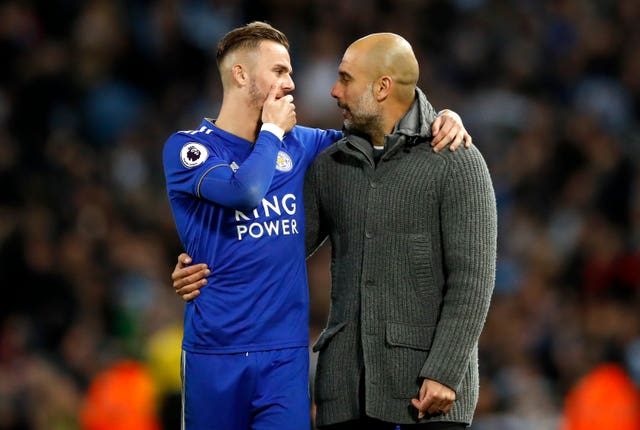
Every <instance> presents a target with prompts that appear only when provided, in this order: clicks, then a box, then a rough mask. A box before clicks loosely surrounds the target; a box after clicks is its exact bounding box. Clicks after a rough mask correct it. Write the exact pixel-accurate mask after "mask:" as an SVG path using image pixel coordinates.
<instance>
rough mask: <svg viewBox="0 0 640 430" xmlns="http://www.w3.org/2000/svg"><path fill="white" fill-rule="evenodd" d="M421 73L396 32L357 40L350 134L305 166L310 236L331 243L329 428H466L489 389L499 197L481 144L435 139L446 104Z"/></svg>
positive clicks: (325, 364) (321, 391) (342, 93)
mask: <svg viewBox="0 0 640 430" xmlns="http://www.w3.org/2000/svg"><path fill="white" fill-rule="evenodd" d="M418 77H419V69H418V62H417V60H416V57H415V55H414V53H413V50H412V48H411V45H410V44H409V43H408V42H407V41H406V40H405V39H403V38H402V37H400V36H398V35H396V34H391V33H381V34H372V35H369V36H367V37H364V38H362V39H359V40H357V41H356V42H354V43H353V44H351V45H350V46H349V47H348V49H347V50H346V52H345V53H344V56H343V58H342V62H341V64H340V66H339V69H338V80H337V82H336V83H335V85H334V87H333V89H332V91H331V95H332V96H333V97H334V98H335V99H336V100H337V102H338V106H339V107H340V108H341V109H342V115H343V117H344V127H345V130H346V132H345V136H344V137H343V138H342V139H341V140H340V141H339V142H338V143H336V144H335V145H333V146H332V147H330V148H329V149H328V150H326V151H324V152H323V153H322V154H320V155H319V156H318V157H317V158H316V160H315V161H314V163H313V164H312V166H311V168H310V170H309V171H308V172H307V176H306V185H305V213H306V228H307V231H306V237H307V249H308V250H309V249H314V248H317V247H318V246H319V245H320V244H321V243H322V242H323V241H324V240H325V238H326V237H327V236H328V237H329V239H330V241H331V252H332V259H331V272H332V278H331V279H332V286H331V288H332V291H331V308H330V312H329V318H328V322H327V326H326V328H325V329H324V331H323V332H322V333H321V335H320V336H319V338H318V340H317V342H316V344H315V345H314V350H315V351H318V352H319V356H318V364H317V370H316V380H315V402H316V405H317V415H316V425H317V426H318V427H319V428H322V429H332V430H338V429H345V430H347V429H348V430H353V429H376V430H378V429H380V430H381V429H388V430H394V429H397V428H401V429H429V430H435V429H460V428H464V427H466V426H468V425H470V424H471V421H472V418H473V414H474V410H475V407H476V404H477V401H478V338H479V336H480V333H481V331H482V327H483V325H484V321H485V318H486V314H487V311H488V308H489V303H490V297H491V294H492V291H493V286H494V281H495V259H496V231H497V227H496V206H495V197H494V192H493V188H492V184H491V178H490V176H489V172H488V169H487V166H486V164H485V162H484V160H483V158H482V156H481V155H480V153H479V151H478V150H477V148H475V147H474V148H471V149H470V150H466V151H456V152H450V151H441V152H438V153H435V152H433V151H431V150H430V141H431V140H432V137H433V136H432V132H431V126H432V124H433V121H434V120H435V118H436V114H435V112H434V109H433V108H432V106H431V105H430V104H429V102H428V101H427V98H426V97H425V95H424V93H423V92H422V91H421V90H420V89H419V88H417V87H416V84H417V82H418ZM398 426H399V427H398Z"/></svg>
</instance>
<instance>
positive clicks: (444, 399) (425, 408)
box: [411, 379, 456, 419]
mask: <svg viewBox="0 0 640 430" xmlns="http://www.w3.org/2000/svg"><path fill="white" fill-rule="evenodd" d="M455 399H456V395H455V391H453V390H452V389H451V388H449V387H447V386H445V385H442V384H440V383H438V382H436V381H430V380H428V379H425V380H424V381H423V384H422V386H421V387H420V393H419V399H411V403H412V405H413V407H415V408H416V409H417V410H418V419H422V418H424V417H425V416H426V415H427V414H428V415H430V416H435V415H441V414H447V413H449V411H450V410H451V408H452V407H453V402H454V401H455Z"/></svg>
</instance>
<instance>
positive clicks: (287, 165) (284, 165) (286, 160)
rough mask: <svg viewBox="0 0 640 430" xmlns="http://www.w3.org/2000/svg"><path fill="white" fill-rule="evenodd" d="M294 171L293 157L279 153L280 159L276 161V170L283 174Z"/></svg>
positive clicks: (282, 152)
mask: <svg viewBox="0 0 640 430" xmlns="http://www.w3.org/2000/svg"><path fill="white" fill-rule="evenodd" d="M291 169H293V161H291V157H290V156H289V154H287V153H286V152H284V151H278V158H277V159H276V170H279V171H281V172H288V171H290V170H291Z"/></svg>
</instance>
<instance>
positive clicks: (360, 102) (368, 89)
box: [331, 49, 382, 134]
mask: <svg viewBox="0 0 640 430" xmlns="http://www.w3.org/2000/svg"><path fill="white" fill-rule="evenodd" d="M363 64H365V63H363V61H362V58H359V57H358V54H357V52H354V50H353V49H347V51H346V52H345V54H344V57H342V63H340V66H339V67H338V80H337V81H336V83H335V85H334V86H333V88H332V90H331V96H332V97H334V98H335V99H336V100H337V101H338V106H339V107H340V108H341V109H342V116H343V118H344V126H345V128H346V129H347V130H349V131H352V132H360V133H365V134H371V133H372V132H373V130H374V129H376V128H377V127H379V126H380V124H381V123H382V113H381V111H380V107H379V105H378V103H377V101H376V100H375V98H374V96H373V80H372V79H371V77H370V76H369V74H368V73H367V72H366V70H364V69H363V67H362V65H363Z"/></svg>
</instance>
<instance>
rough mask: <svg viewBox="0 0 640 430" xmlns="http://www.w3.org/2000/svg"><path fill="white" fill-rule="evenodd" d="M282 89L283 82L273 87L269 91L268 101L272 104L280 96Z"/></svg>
mask: <svg viewBox="0 0 640 430" xmlns="http://www.w3.org/2000/svg"><path fill="white" fill-rule="evenodd" d="M281 87H282V83H281V82H276V83H275V84H273V85H271V89H270V90H269V94H268V95H267V100H268V101H271V102H272V101H274V100H275V99H276V97H277V96H278V92H279V91H280V88H281Z"/></svg>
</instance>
